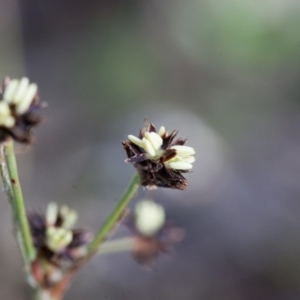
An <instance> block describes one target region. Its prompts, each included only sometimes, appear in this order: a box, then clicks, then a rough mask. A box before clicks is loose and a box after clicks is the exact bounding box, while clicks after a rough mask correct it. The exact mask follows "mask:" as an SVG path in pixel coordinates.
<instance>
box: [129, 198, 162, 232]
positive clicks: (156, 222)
mask: <svg viewBox="0 0 300 300" xmlns="http://www.w3.org/2000/svg"><path fill="white" fill-rule="evenodd" d="M164 223H165V211H164V208H163V207H162V206H161V205H159V204H157V203H155V202H154V201H151V200H144V201H142V202H140V203H138V204H137V205H136V208H135V225H136V228H137V230H138V231H139V232H140V233H141V234H143V235H145V236H153V235H154V234H156V233H157V232H158V231H159V230H160V229H161V228H162V227H163V225H164Z"/></svg>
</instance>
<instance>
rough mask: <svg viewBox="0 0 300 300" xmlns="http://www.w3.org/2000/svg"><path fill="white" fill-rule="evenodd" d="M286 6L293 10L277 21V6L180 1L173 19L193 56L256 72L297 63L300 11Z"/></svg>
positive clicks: (174, 27)
mask: <svg viewBox="0 0 300 300" xmlns="http://www.w3.org/2000/svg"><path fill="white" fill-rule="evenodd" d="M274 2H276V1H274ZM284 3H285V4H284V5H285V6H287V9H286V10H282V13H281V15H280V16H275V17H274V13H276V12H274V10H276V7H277V6H278V5H279V4H278V3H277V2H276V3H274V4H273V5H272V3H270V2H269V4H270V5H269V6H267V5H266V3H262V1H258V0H255V1H239V0H230V1H217V0H215V1H208V0H206V1H188V2H178V3H177V6H176V7H175V10H174V13H173V14H170V15H169V17H170V18H171V24H172V34H173V35H174V37H175V38H176V40H177V41H178V42H179V44H180V46H181V47H182V48H183V49H185V50H186V51H187V52H188V55H191V56H192V57H193V58H194V59H195V60H199V59H200V60H201V61H202V60H206V59H208V60H209V62H210V63H212V64H213V65H215V66H219V67H220V66H222V65H223V66H224V67H234V68H241V69H246V68H247V69H249V70H250V71H251V70H259V69H264V68H270V67H273V68H274V67H278V66H280V64H282V63H290V64H291V63H293V62H294V60H295V59H298V56H299V51H300V35H299V34H298V28H299V27H300V12H299V10H295V9H294V5H296V6H297V4H295V3H293V2H292V1H284ZM284 5H283V6H284Z"/></svg>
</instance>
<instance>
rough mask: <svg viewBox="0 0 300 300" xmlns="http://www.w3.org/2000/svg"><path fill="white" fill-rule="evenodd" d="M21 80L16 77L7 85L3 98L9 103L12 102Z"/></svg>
mask: <svg viewBox="0 0 300 300" xmlns="http://www.w3.org/2000/svg"><path fill="white" fill-rule="evenodd" d="M18 84H19V80H17V79H14V80H11V81H9V83H8V84H7V86H6V87H5V91H4V95H3V100H4V101H5V102H7V103H10V102H12V100H13V96H14V94H15V92H16V89H17V87H18Z"/></svg>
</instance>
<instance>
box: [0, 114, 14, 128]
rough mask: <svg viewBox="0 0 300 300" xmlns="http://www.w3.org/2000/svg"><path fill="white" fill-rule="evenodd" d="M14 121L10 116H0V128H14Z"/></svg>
mask: <svg viewBox="0 0 300 300" xmlns="http://www.w3.org/2000/svg"><path fill="white" fill-rule="evenodd" d="M15 123H16V120H15V118H14V117H12V116H0V126H4V127H7V128H11V127H14V125H15Z"/></svg>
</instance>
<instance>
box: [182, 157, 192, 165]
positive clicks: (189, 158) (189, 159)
mask: <svg viewBox="0 0 300 300" xmlns="http://www.w3.org/2000/svg"><path fill="white" fill-rule="evenodd" d="M182 161H184V162H187V163H190V164H192V163H193V162H194V161H195V157H194V156H188V157H183V158H182Z"/></svg>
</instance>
